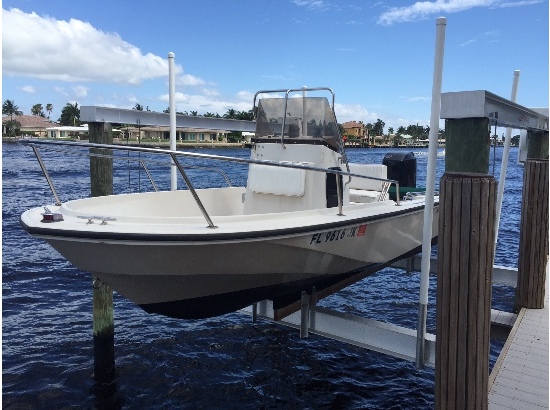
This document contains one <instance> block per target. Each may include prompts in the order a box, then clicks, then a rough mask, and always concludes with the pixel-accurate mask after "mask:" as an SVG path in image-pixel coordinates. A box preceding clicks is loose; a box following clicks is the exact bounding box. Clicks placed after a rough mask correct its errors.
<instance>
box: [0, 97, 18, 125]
mask: <svg viewBox="0 0 550 410" xmlns="http://www.w3.org/2000/svg"><path fill="white" fill-rule="evenodd" d="M2 115H9V116H10V121H13V116H14V115H23V112H22V111H19V107H18V106H17V105H15V103H14V102H13V100H6V101H4V103H3V104H2Z"/></svg>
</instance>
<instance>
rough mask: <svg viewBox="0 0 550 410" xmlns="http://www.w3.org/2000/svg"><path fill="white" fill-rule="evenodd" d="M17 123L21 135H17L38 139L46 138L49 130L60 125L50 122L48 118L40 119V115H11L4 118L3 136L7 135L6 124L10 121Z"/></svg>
mask: <svg viewBox="0 0 550 410" xmlns="http://www.w3.org/2000/svg"><path fill="white" fill-rule="evenodd" d="M12 119H13V120H14V121H17V122H18V123H19V124H20V127H19V133H18V134H17V135H34V136H37V137H46V136H47V134H48V131H47V129H48V128H49V127H52V126H56V125H58V124H57V123H55V122H53V121H50V120H49V119H48V118H44V117H39V116H38V115H14V116H13V117H12V116H10V115H3V116H2V135H4V134H7V127H6V123H7V122H8V121H10V120H12Z"/></svg>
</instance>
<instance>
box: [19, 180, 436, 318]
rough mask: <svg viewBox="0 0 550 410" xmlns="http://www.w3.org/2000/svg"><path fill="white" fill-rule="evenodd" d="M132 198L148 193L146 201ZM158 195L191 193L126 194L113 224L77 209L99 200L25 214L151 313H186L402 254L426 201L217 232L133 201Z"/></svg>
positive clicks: (416, 235) (263, 221) (241, 219)
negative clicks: (158, 215) (46, 217)
mask: <svg viewBox="0 0 550 410" xmlns="http://www.w3.org/2000/svg"><path fill="white" fill-rule="evenodd" d="M235 190H237V189H236V188H231V189H227V194H228V195H229V196H235V195H237V193H238V192H237V193H236V192H233V191H235ZM223 192H224V191H223V190H220V193H223ZM135 195H139V196H141V197H140V200H139V201H135V200H134V196H135ZM161 195H164V196H166V197H169V196H174V197H175V196H177V197H178V198H177V200H178V201H181V200H182V199H183V198H184V197H185V196H186V195H189V193H188V191H176V192H173V193H170V192H165V193H147V194H133V195H126V196H124V195H122V196H120V195H119V196H117V201H118V202H117V206H118V208H120V209H126V212H125V213H124V214H125V215H124V216H122V215H120V216H117V217H116V218H112V219H116V220H113V221H109V222H107V224H106V225H101V224H100V223H97V221H96V223H94V224H88V223H87V219H86V218H82V213H83V212H87V211H90V209H86V208H84V209H81V208H79V206H84V205H85V201H93V200H94V199H89V200H82V201H74V203H71V202H69V203H67V204H64V205H62V206H61V207H55V206H51V207H50V208H51V210H52V212H57V211H59V212H61V213H63V214H64V221H63V222H62V223H42V222H40V220H39V218H41V213H42V212H41V211H42V209H41V208H36V209H34V210H30V211H27V212H26V213H25V214H23V215H22V217H21V221H22V224H23V226H24V227H25V229H26V230H27V231H29V232H30V233H31V234H33V235H35V236H37V237H40V238H43V239H45V240H46V241H47V242H48V243H50V244H51V245H52V246H53V247H54V248H55V249H56V250H57V251H58V252H59V253H61V255H63V256H64V257H65V258H67V259H68V260H69V261H70V262H71V263H72V264H73V265H75V266H76V267H77V268H79V269H81V270H83V271H87V272H90V273H92V274H93V275H94V276H96V277H99V278H100V279H101V280H102V281H103V282H105V283H107V284H108V285H109V286H111V287H112V288H113V289H115V290H117V291H118V292H119V293H120V294H122V295H123V296H124V297H126V298H128V299H130V300H132V301H133V302H135V303H136V304H138V305H140V306H142V307H143V308H144V309H145V310H146V311H148V312H157V313H162V314H165V315H168V316H173V317H181V318H196V317H207V316H213V315H217V314H221V313H227V312H230V311H234V310H236V309H238V308H241V307H244V306H247V305H249V304H251V303H253V302H255V301H259V300H262V299H266V298H273V297H276V296H277V295H282V294H285V293H289V292H293V291H296V290H311V287H312V286H313V285H315V284H316V283H318V282H320V281H325V280H328V279H330V278H335V277H338V276H342V275H344V276H345V275H346V274H351V273H352V272H355V271H358V270H361V269H363V268H365V267H367V266H369V265H371V264H377V263H385V262H388V261H390V260H393V259H396V258H399V257H401V256H402V255H405V254H407V253H408V252H410V251H412V250H414V249H417V248H418V247H419V246H421V243H422V224H423V217H424V215H423V213H424V210H423V206H422V202H421V201H416V202H415V201H406V202H402V205H401V206H396V205H395V203H394V202H393V201H384V202H380V203H378V204H366V205H361V204H360V205H350V206H347V207H344V209H343V211H344V212H343V213H344V215H343V216H339V215H337V210H336V209H334V208H330V209H321V210H310V211H301V212H291V213H288V214H284V213H283V214H277V215H273V217H270V215H266V214H264V215H232V216H231V215H219V216H217V217H216V218H214V220H215V221H218V225H219V226H218V228H216V229H212V228H207V227H206V226H205V222H204V219H202V218H201V217H192V218H189V217H185V218H177V217H170V216H165V217H164V219H163V221H164V223H159V222H158V221H153V222H154V223H153V222H151V221H149V220H148V219H147V218H146V217H145V216H144V215H143V214H142V215H139V213H138V210H135V211H133V210H132V208H131V205H130V204H131V203H133V202H136V203H139V204H140V209H141V210H143V209H145V210H147V201H148V200H150V201H155V202H157V203H158V202H159V199H158V197H159V196H161ZM172 199H174V198H172ZM104 202H105V201H104ZM160 202H163V201H162V200H161V201H160ZM168 202H173V201H172V200H170V201H168ZM224 209H226V208H224ZM95 210H96V211H98V212H99V213H101V212H102V211H105V210H101V209H95ZM133 212H135V214H133ZM141 212H143V211H141ZM167 212H169V211H167ZM436 212H437V208H436ZM110 215H113V211H111V213H110ZM79 216H80V217H81V218H78V217H79ZM153 219H154V218H153ZM297 221H300V223H297ZM434 221H436V222H437V217H434ZM436 222H434V231H433V232H434V236H435V233H436V232H437V225H436ZM178 232H186V233H181V234H179V233H178Z"/></svg>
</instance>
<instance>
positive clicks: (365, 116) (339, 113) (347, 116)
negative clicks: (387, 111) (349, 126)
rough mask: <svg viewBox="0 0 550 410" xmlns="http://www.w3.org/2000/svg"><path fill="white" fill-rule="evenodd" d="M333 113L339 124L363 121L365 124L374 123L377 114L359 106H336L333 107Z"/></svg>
mask: <svg viewBox="0 0 550 410" xmlns="http://www.w3.org/2000/svg"><path fill="white" fill-rule="evenodd" d="M334 111H335V113H336V118H337V120H338V122H339V123H344V122H347V121H363V122H364V123H365V124H366V123H369V122H376V120H377V114H376V113H371V112H369V111H368V110H367V109H366V108H365V107H363V106H362V105H360V104H338V103H336V104H335V105H334Z"/></svg>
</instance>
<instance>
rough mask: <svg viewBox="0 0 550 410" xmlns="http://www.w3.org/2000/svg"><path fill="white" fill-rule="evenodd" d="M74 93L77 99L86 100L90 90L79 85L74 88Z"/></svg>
mask: <svg viewBox="0 0 550 410" xmlns="http://www.w3.org/2000/svg"><path fill="white" fill-rule="evenodd" d="M72 89H73V93H74V95H75V96H76V97H77V98H84V97H86V96H87V95H88V88H86V87H84V86H83V85H77V86H75V87H72Z"/></svg>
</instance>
